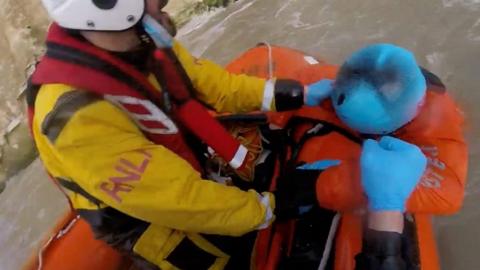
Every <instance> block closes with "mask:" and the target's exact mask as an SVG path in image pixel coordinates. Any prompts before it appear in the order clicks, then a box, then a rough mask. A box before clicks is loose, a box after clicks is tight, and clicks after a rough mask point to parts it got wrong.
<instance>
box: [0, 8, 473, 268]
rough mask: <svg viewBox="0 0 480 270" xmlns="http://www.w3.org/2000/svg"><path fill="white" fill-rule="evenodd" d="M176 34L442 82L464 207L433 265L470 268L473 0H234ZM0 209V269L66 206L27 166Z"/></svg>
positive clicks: (441, 224)
mask: <svg viewBox="0 0 480 270" xmlns="http://www.w3.org/2000/svg"><path fill="white" fill-rule="evenodd" d="M173 1H175V0H173ZM178 38H179V39H180V40H181V41H182V42H183V43H184V45H186V46H187V47H188V48H189V49H190V50H191V52H192V53H193V54H195V55H196V56H203V57H207V58H210V59H212V60H215V61H216V62H218V63H220V64H226V63H228V62H229V60H231V59H233V58H234V57H236V56H237V55H239V54H241V52H242V51H244V50H246V49H247V48H250V47H253V46H255V45H256V44H257V43H258V42H260V41H268V42H270V43H272V44H277V45H284V46H289V47H294V48H297V49H301V50H304V51H306V52H308V53H310V54H313V55H318V56H321V58H323V59H325V60H327V61H329V62H331V63H337V64H340V63H341V62H342V61H343V59H345V57H347V56H348V55H349V53H351V52H352V51H354V50H356V49H358V48H360V47H362V46H364V45H366V44H368V43H375V42H390V43H396V44H399V45H401V46H404V47H406V48H409V49H410V50H412V51H413V52H414V53H415V54H416V56H417V59H418V61H419V62H420V64H421V65H423V66H424V67H426V68H427V69H429V70H431V71H433V72H434V73H436V74H437V75H439V76H440V77H441V78H442V79H443V80H444V82H445V83H446V85H447V86H448V88H449V91H450V93H452V95H453V96H454V97H455V98H456V100H457V101H458V102H459V104H460V105H461V107H462V108H463V110H464V112H465V115H466V118H467V123H466V128H467V133H466V135H467V139H468V143H469V147H470V169H469V181H468V186H467V195H466V198H465V203H464V207H463V210H462V211H461V212H460V213H459V214H457V215H454V216H451V217H439V218H436V220H435V225H436V232H437V239H438V242H439V251H440V255H441V260H442V268H443V269H446V270H476V269H480V258H479V257H478V253H479V249H480V226H479V224H480V211H479V209H480V197H479V195H480V168H479V167H477V166H476V165H477V164H478V161H479V158H480V156H479V155H480V141H479V136H478V131H479V130H480V126H477V123H480V106H479V105H477V102H479V103H480V92H475V91H477V88H478V85H480V76H479V75H477V73H478V72H479V71H480V0H442V1H440V0H422V1H417V0H402V1H398V0H384V1H374V0H364V1H351V0H241V1H239V2H237V3H235V4H232V5H231V6H229V7H228V8H226V9H218V10H216V11H214V12H212V13H210V14H206V15H202V16H199V17H197V18H195V19H194V20H192V21H191V22H190V23H189V24H187V25H186V26H185V27H184V28H182V29H181V31H180V32H179V37H178ZM446 125H448V123H446ZM0 205H1V209H2V210H1V211H0V226H2V232H0V247H1V250H2V252H1V253H0V269H2V270H15V269H19V267H20V265H21V263H22V261H24V260H25V258H26V257H28V256H26V255H25V254H26V253H28V251H27V250H31V249H32V248H33V247H34V246H36V245H38V243H39V241H40V239H42V237H43V236H42V235H41V234H40V233H41V232H43V231H46V230H48V227H49V224H50V222H51V221H52V220H55V219H56V218H58V216H59V215H61V213H62V212H63V211H64V210H65V209H66V204H65V203H64V201H63V200H62V198H61V196H60V195H59V194H58V192H56V191H55V190H54V189H53V188H52V186H51V184H50V183H49V182H48V181H47V180H46V178H45V176H44V174H43V173H42V172H41V169H40V166H39V164H38V162H37V163H34V164H33V165H32V166H30V167H29V168H28V169H27V170H26V171H24V172H22V173H21V174H20V175H18V176H17V177H16V178H15V179H14V181H10V182H9V184H8V186H7V189H6V191H5V192H4V193H3V194H2V195H1V196H0ZM19 210H21V211H19ZM16 251H17V252H16ZM22 252H23V253H22Z"/></svg>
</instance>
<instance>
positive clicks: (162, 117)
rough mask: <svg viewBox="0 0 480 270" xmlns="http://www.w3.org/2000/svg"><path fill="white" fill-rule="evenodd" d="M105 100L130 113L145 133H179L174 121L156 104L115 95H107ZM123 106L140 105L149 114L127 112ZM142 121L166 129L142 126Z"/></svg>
mask: <svg viewBox="0 0 480 270" xmlns="http://www.w3.org/2000/svg"><path fill="white" fill-rule="evenodd" d="M105 99H106V100H108V101H110V102H112V103H114V104H116V105H117V106H119V107H120V108H122V109H123V110H124V111H126V112H128V114H129V116H130V117H131V118H132V119H133V120H134V121H135V122H136V123H137V125H138V127H140V129H142V130H143V131H146V132H149V133H152V134H162V135H165V134H176V133H178V128H177V126H176V125H175V123H173V121H172V120H171V119H170V118H169V117H168V116H167V115H166V114H165V113H164V112H163V111H161V110H160V109H159V108H158V107H157V106H155V104H153V103H152V102H151V101H149V100H146V99H139V98H135V97H130V96H114V95H105ZM122 104H126V105H140V106H142V107H143V108H144V109H145V110H147V111H148V113H149V114H137V113H135V112H132V111H129V110H127V109H126V108H125V107H124V106H123V105H122ZM141 121H155V122H158V123H160V124H161V125H163V126H164V127H165V128H148V127H146V126H145V125H143V124H142V122H141Z"/></svg>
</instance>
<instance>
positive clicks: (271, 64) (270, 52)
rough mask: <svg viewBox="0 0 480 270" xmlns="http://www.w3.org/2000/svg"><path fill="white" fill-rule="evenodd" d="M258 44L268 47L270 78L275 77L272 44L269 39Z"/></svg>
mask: <svg viewBox="0 0 480 270" xmlns="http://www.w3.org/2000/svg"><path fill="white" fill-rule="evenodd" d="M258 45H264V46H266V47H267V49H268V79H269V80H271V79H273V56H272V46H271V45H270V43H268V42H267V41H264V42H260V43H259V44H258Z"/></svg>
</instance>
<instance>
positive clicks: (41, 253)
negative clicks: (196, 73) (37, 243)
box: [37, 216, 80, 270]
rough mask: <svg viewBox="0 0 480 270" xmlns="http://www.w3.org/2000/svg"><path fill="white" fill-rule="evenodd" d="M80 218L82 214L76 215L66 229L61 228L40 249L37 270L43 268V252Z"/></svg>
mask: <svg viewBox="0 0 480 270" xmlns="http://www.w3.org/2000/svg"><path fill="white" fill-rule="evenodd" d="M79 219H80V216H76V217H75V218H74V219H73V220H72V221H70V223H68V225H67V226H66V227H65V229H63V230H60V231H59V232H58V233H57V234H56V235H54V236H52V237H50V239H48V241H47V242H46V243H45V245H43V246H42V248H41V249H40V250H39V251H38V267H37V270H42V268H43V253H44V252H45V250H46V249H47V248H48V246H50V244H51V243H52V242H53V241H54V240H58V239H60V238H62V237H63V236H65V235H66V234H67V233H68V232H69V231H70V230H71V229H72V228H73V225H75V223H77V221H78V220H79Z"/></svg>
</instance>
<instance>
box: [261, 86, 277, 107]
mask: <svg viewBox="0 0 480 270" xmlns="http://www.w3.org/2000/svg"><path fill="white" fill-rule="evenodd" d="M274 92H275V80H274V79H271V80H268V81H267V82H266V83H265V89H264V90H263V102H262V111H270V110H271V108H272V102H273V97H274Z"/></svg>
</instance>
